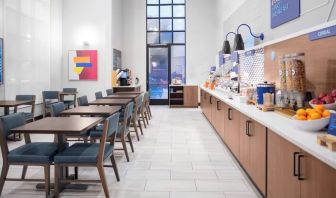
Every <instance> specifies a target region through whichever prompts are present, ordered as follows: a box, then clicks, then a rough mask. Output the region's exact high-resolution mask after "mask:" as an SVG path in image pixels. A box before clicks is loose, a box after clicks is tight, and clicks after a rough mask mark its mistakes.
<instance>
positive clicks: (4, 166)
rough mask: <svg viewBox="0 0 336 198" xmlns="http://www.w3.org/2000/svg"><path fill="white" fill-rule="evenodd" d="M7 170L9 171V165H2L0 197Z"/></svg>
mask: <svg viewBox="0 0 336 198" xmlns="http://www.w3.org/2000/svg"><path fill="white" fill-rule="evenodd" d="M8 169H9V165H8V164H3V166H2V170H1V178H0V195H1V193H2V189H3V187H4V185H5V180H6V177H7V174H8Z"/></svg>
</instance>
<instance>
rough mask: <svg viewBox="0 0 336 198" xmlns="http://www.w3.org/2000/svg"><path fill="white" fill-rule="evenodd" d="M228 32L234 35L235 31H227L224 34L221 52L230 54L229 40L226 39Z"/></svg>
mask: <svg viewBox="0 0 336 198" xmlns="http://www.w3.org/2000/svg"><path fill="white" fill-rule="evenodd" d="M230 34H233V35H236V33H234V32H229V33H227V34H226V37H225V41H224V43H223V49H222V51H223V54H231V46H230V42H229V41H228V36H229V35H230Z"/></svg>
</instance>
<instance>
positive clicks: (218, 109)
mask: <svg viewBox="0 0 336 198" xmlns="http://www.w3.org/2000/svg"><path fill="white" fill-rule="evenodd" d="M217 111H221V109H220V108H219V100H217Z"/></svg>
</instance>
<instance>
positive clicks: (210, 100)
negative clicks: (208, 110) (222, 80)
mask: <svg viewBox="0 0 336 198" xmlns="http://www.w3.org/2000/svg"><path fill="white" fill-rule="evenodd" d="M211 99H212V96H210V104H212V100H211Z"/></svg>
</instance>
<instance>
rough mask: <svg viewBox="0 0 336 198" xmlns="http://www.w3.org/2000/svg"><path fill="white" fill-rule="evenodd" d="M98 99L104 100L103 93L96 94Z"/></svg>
mask: <svg viewBox="0 0 336 198" xmlns="http://www.w3.org/2000/svg"><path fill="white" fill-rule="evenodd" d="M95 96H96V99H102V98H103V92H101V91H98V92H96V93H95Z"/></svg>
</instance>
